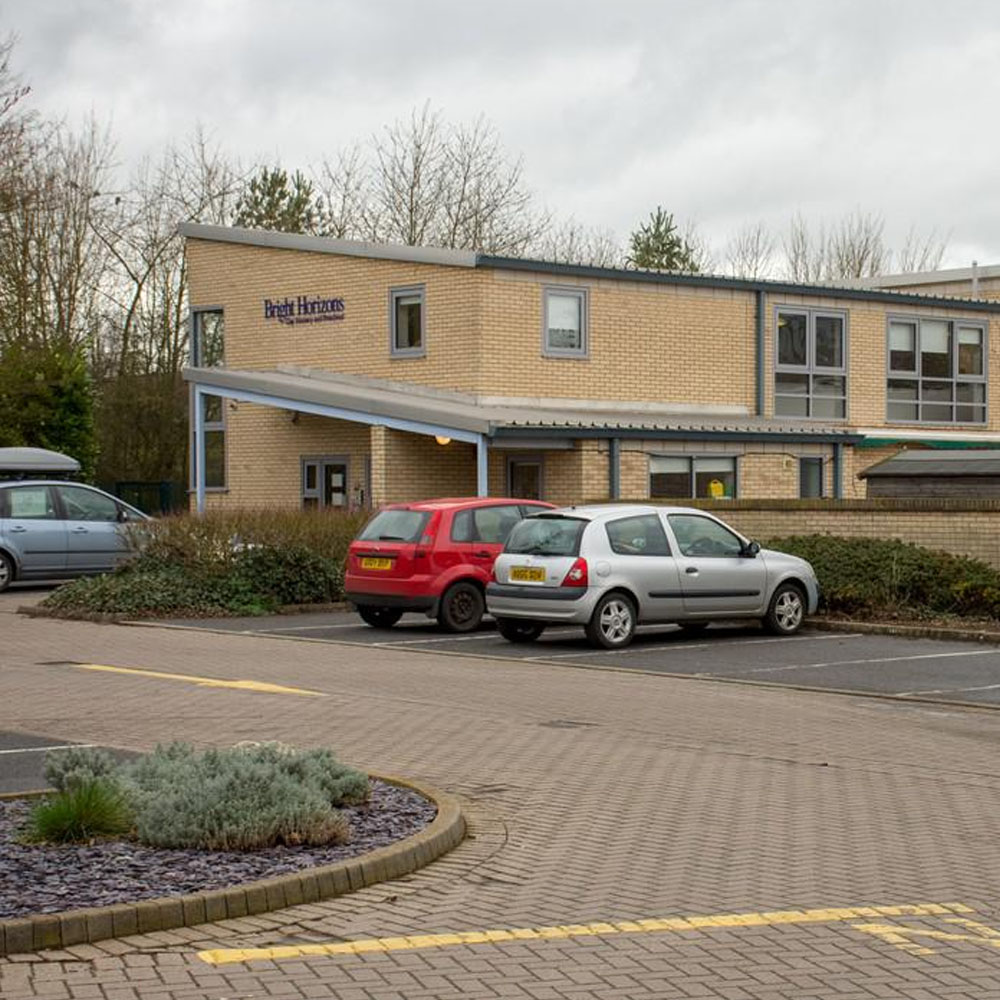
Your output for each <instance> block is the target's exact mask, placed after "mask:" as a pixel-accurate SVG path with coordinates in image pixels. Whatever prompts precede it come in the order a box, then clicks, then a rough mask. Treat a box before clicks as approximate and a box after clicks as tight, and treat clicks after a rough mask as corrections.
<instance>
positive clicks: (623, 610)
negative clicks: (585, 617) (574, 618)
mask: <svg viewBox="0 0 1000 1000" xmlns="http://www.w3.org/2000/svg"><path fill="white" fill-rule="evenodd" d="M635 625H636V622H635V605H634V604H633V603H632V600H631V598H629V597H626V596H625V594H614V593H612V594H605V595H604V597H602V598H601V599H600V600H599V601H598V602H597V607H596V608H594V613H593V615H591V617H590V621H589V622H587V627H586V630H585V631H586V633H587V638H588V639H589V640H590V644H591V645H592V646H597V647H599V648H601V649H624V648H625V647H626V646H627V645H628V644H629V643H630V642H631V641H632V639H633V637H634V636H635Z"/></svg>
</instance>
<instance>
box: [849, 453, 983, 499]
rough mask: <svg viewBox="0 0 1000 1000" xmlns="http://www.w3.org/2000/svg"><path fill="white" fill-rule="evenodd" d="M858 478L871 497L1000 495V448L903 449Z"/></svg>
mask: <svg viewBox="0 0 1000 1000" xmlns="http://www.w3.org/2000/svg"><path fill="white" fill-rule="evenodd" d="M858 478H859V479H864V480H865V481H866V487H867V495H868V496H869V497H964V498H974V497H1000V448H981V449H978V448H977V449H962V450H956V451H943V450H942V451H939V450H930V451H923V450H920V451H915V450H907V451H901V452H900V453H899V454H898V455H893V456H892V458H887V459H885V460H884V461H882V462H878V463H877V464H875V465H873V466H871V467H869V468H867V469H865V470H864V471H863V472H859V473H858Z"/></svg>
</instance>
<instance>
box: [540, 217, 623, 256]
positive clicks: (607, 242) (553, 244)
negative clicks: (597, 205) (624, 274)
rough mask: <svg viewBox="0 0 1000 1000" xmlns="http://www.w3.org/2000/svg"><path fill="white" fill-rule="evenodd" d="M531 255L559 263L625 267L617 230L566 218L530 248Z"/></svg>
mask: <svg viewBox="0 0 1000 1000" xmlns="http://www.w3.org/2000/svg"><path fill="white" fill-rule="evenodd" d="M528 255H529V256H531V257H537V258H540V259H541V260H549V261H554V262H556V263H559V264H589V265H592V266H594V267H622V266H623V264H624V259H623V258H624V255H623V253H622V250H621V247H620V246H619V245H618V241H617V240H616V239H615V236H614V234H613V233H612V232H611V231H610V230H607V229H591V228H589V227H587V226H584V225H583V224H582V223H580V222H577V221H576V219H572V218H571V219H567V220H566V221H565V222H562V223H560V224H558V225H554V226H552V227H551V228H550V229H549V230H548V231H547V232H545V233H544V234H543V235H542V236H540V237H538V238H537V239H536V240H535V242H534V243H533V244H532V245H531V246H530V247H529V248H528Z"/></svg>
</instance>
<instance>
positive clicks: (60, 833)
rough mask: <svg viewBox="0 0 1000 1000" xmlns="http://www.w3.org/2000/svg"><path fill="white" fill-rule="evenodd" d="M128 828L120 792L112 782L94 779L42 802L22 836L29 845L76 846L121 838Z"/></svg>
mask: <svg viewBox="0 0 1000 1000" xmlns="http://www.w3.org/2000/svg"><path fill="white" fill-rule="evenodd" d="M131 824H132V819H131V810H130V808H129V804H128V801H127V799H126V798H125V796H124V795H123V794H122V791H121V789H120V788H119V787H118V786H117V785H116V784H115V783H114V782H112V781H108V780H103V779H94V780H90V781H82V782H80V783H78V784H73V785H71V786H70V787H69V788H67V789H66V790H65V791H62V792H57V793H56V794H55V795H53V796H51V797H49V798H46V799H43V800H42V801H41V802H40V803H39V804H38V805H36V806H35V807H34V809H32V811H31V813H30V814H29V816H28V823H27V828H26V831H25V832H26V839H28V840H31V841H50V842H54V843H79V842H81V841H88V840H93V839H94V838H95V837H114V836H120V835H121V834H124V833H127V832H128V830H129V829H130V827H131Z"/></svg>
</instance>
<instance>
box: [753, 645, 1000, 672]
mask: <svg viewBox="0 0 1000 1000" xmlns="http://www.w3.org/2000/svg"><path fill="white" fill-rule="evenodd" d="M997 655H1000V654H998V651H997V650H995V649H972V650H962V651H960V652H955V653H915V654H913V655H911V656H877V657H874V658H873V659H870V660H831V661H830V662H829V663H794V664H791V665H790V666H784V667H754V668H753V669H752V670H737V671H735V672H736V673H738V674H771V673H781V672H782V671H785V670H818V669H820V668H821V667H852V666H862V665H864V664H868V663H902V662H904V661H906V660H944V659H951V658H954V657H958V656H997Z"/></svg>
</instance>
